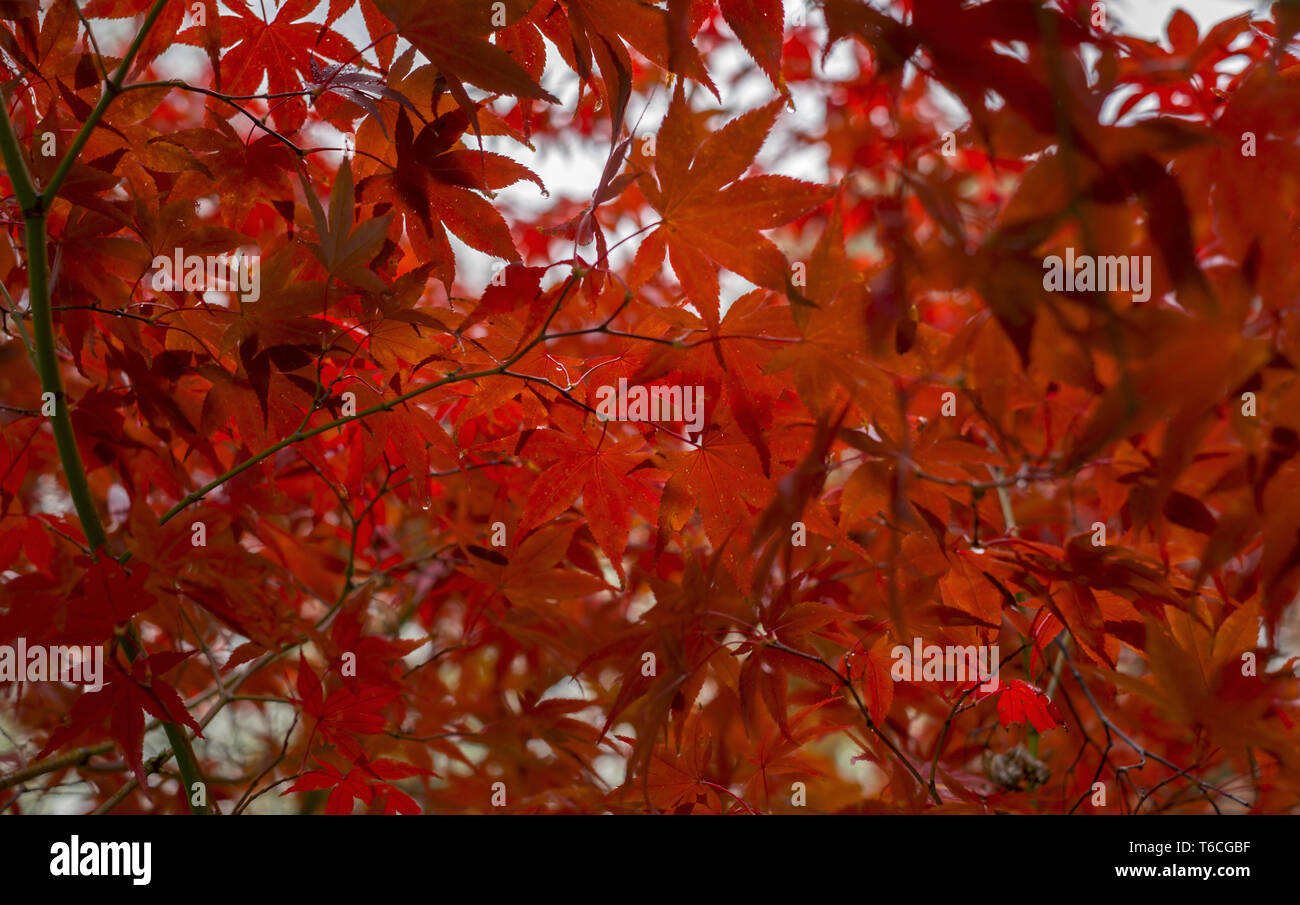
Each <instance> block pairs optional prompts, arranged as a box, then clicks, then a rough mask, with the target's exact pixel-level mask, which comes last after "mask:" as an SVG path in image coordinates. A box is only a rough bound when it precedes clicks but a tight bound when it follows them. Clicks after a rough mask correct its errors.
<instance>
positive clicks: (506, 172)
mask: <svg viewBox="0 0 1300 905" xmlns="http://www.w3.org/2000/svg"><path fill="white" fill-rule="evenodd" d="M468 127H469V119H468V117H467V116H466V114H465V113H464V112H462V111H459V110H456V111H451V112H447V113H444V114H442V115H441V116H439V117H437V118H436V119H435V120H434V121H433V122H431V123H428V124H427V125H425V126H424V127H423V128H421V130H420V132H419V134H416V133H415V130H414V127H413V126H412V125H411V121H410V118H409V117H408V116H407V115H406V110H404V109H403V110H401V111H399V112H398V117H397V127H396V129H395V150H396V155H397V163H396V165H395V166H394V167H393V168H392V172H391V173H389V174H384V175H375V176H368V177H366V178H365V179H363V180H361V182H360V183H358V185H357V189H358V191H359V193H360V196H361V198H362V199H364V200H367V201H372V202H373V201H376V200H380V201H381V202H382V203H385V204H387V203H388V199H394V200H395V201H396V202H397V207H398V210H399V211H401V213H402V215H403V216H402V219H401V220H394V221H393V225H394V226H396V225H397V224H398V223H401V222H404V223H405V226H406V230H407V234H408V235H409V236H410V239H411V243H412V245H413V246H414V247H415V249H416V251H417V252H419V253H420V255H421V257H422V258H424V259H425V260H426V261H429V262H431V263H433V265H434V267H435V269H436V271H437V273H438V276H439V279H441V280H442V282H443V284H444V285H445V286H446V287H448V289H450V287H451V285H452V283H453V281H454V280H455V275H456V265H455V256H454V255H453V254H452V250H451V245H450V244H449V243H448V241H447V234H446V231H445V230H444V228H443V227H444V224H445V226H446V228H447V229H450V230H451V231H452V232H453V233H455V234H456V236H457V237H459V238H460V239H462V240H464V242H465V243H466V244H467V245H469V246H470V247H472V248H476V249H478V250H479V251H482V252H484V253H485V254H489V255H493V256H495V257H498V258H504V259H505V260H507V261H519V260H520V258H519V252H518V251H517V250H516V248H515V244H514V241H513V240H512V239H511V238H510V229H509V227H508V226H507V225H506V222H505V220H504V218H502V216H501V214H500V213H499V212H498V211H497V209H496V208H495V207H493V206H492V205H491V204H490V203H489V202H488V201H486V200H484V199H483V198H482V197H480V196H479V195H477V194H475V192H474V191H471V189H473V190H477V191H495V190H496V189H500V188H504V187H506V186H509V185H513V184H514V183H516V182H518V181H520V180H521V179H528V180H530V181H532V182H534V183H536V184H537V185H538V187H539V188H544V187H543V186H542V183H541V180H540V179H539V178H538V177H537V175H536V174H535V173H533V172H532V171H531V170H529V169H528V168H527V167H524V166H523V165H521V164H519V163H516V162H515V161H513V160H511V159H510V158H508V157H506V156H504V155H502V154H495V153H491V152H487V151H471V150H469V149H468V148H463V147H459V142H460V139H461V136H462V135H463V134H464V132H465V130H466V129H467V128H468ZM390 193H391V194H390Z"/></svg>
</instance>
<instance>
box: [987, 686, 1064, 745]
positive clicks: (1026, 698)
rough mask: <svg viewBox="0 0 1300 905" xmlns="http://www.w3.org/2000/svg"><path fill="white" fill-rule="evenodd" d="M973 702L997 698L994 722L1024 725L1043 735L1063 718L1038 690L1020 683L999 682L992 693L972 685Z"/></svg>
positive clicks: (1057, 709) (1061, 724) (1054, 705)
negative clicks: (996, 716)
mask: <svg viewBox="0 0 1300 905" xmlns="http://www.w3.org/2000/svg"><path fill="white" fill-rule="evenodd" d="M970 687H971V688H975V689H978V690H977V691H976V692H975V695H974V697H975V700H977V701H980V700H984V699H985V698H988V697H995V698H997V702H998V722H999V723H1000V724H1001V725H1003V726H1011V725H1014V724H1016V723H1028V724H1029V725H1031V726H1033V727H1034V729H1035V730H1037V731H1038V732H1046V731H1047V730H1049V729H1054V728H1056V727H1057V726H1063V725H1065V717H1063V716H1062V715H1061V711H1060V708H1058V707H1057V706H1056V704H1055V702H1053V701H1052V699H1051V698H1049V697H1048V696H1047V694H1046V693H1045V692H1044V691H1042V690H1041V689H1040V688H1038V687H1036V686H1034V685H1030V684H1029V683H1028V682H1026V681H1025V680H1024V679H1012V680H1010V681H1009V682H1007V681H1001V682H999V683H998V687H997V688H996V689H994V690H985V689H983V688H981V687H980V684H979V683H972V684H971V686H970Z"/></svg>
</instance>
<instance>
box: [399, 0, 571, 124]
mask: <svg viewBox="0 0 1300 905" xmlns="http://www.w3.org/2000/svg"><path fill="white" fill-rule="evenodd" d="M531 5H532V2H531V0H508V2H505V3H503V4H502V5H501V7H499V9H501V10H503V11H505V12H508V13H510V14H511V15H513V16H518V15H519V14H521V13H522V12H525V11H526V10H527V9H528V7H530V6H531ZM375 6H377V7H378V8H379V9H380V11H382V12H383V14H384V15H385V16H387V17H388V18H389V19H390V20H391V21H392V22H393V24H394V25H396V26H397V30H398V32H400V33H401V35H402V37H404V38H406V39H407V40H408V41H410V42H411V43H412V44H414V45H415V46H416V47H417V48H418V49H419V50H420V52H421V53H423V54H424V55H425V56H426V57H428V58H429V59H430V60H431V61H432V62H433V64H434V65H435V66H437V67H438V72H439V74H440V75H441V76H442V78H443V79H445V80H446V82H447V87H448V89H449V90H450V91H451V93H452V96H453V97H455V99H456V103H457V104H459V105H460V108H461V111H462V112H463V113H464V114H465V116H466V117H467V119H468V122H469V124H471V125H472V126H473V127H474V130H475V132H477V131H478V129H479V124H478V107H477V105H476V104H475V103H474V102H473V101H472V100H470V97H469V94H467V93H466V91H465V86H464V83H465V82H469V83H470V84H471V85H476V86H478V87H479V88H482V89H484V90H486V91H491V92H495V93H499V94H511V95H514V96H516V97H520V98H525V97H527V98H535V99H537V100H544V101H549V102H550V103H553V104H558V103H559V99H558V98H556V97H555V96H554V95H553V94H551V93H550V92H549V91H545V90H544V89H542V87H541V86H540V85H538V84H537V82H536V81H535V80H534V79H533V77H532V76H531V75H530V74H529V73H528V71H527V70H526V69H524V68H523V66H521V65H520V64H519V62H518V61H516V60H515V59H514V58H512V57H511V56H510V54H508V53H507V52H506V51H504V50H502V49H501V48H500V47H498V46H497V45H495V44H493V43H491V42H490V41H488V40H487V36H488V35H490V34H491V33H492V31H493V29H494V28H495V27H496V26H497V25H498V24H500V23H497V22H494V21H493V20H494V18H495V17H496V16H497V9H494V8H492V7H491V6H490V5H489V6H484V5H483V4H482V3H480V2H478V0H418V2H412V0H375Z"/></svg>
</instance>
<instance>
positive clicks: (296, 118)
mask: <svg viewBox="0 0 1300 905" xmlns="http://www.w3.org/2000/svg"><path fill="white" fill-rule="evenodd" d="M319 4H320V0H288V2H286V3H285V4H284V5H282V6H281V7H280V8H279V10H278V11H277V12H276V14H275V18H274V19H272V20H271V21H269V22H268V21H265V20H264V19H262V18H261V17H260V16H258V14H257V13H255V12H253V10H251V9H249V8H247V7H245V6H243V5H239V4H236V5H235V6H234V12H235V15H233V16H222V17H221V20H220V22H221V28H222V30H223V40H224V41H225V42H226V44H227V48H228V49H227V50H226V51H225V52H224V53H223V54H222V57H221V76H222V87H223V88H224V89H225V90H226V91H229V92H230V93H231V94H254V93H256V92H257V91H258V90H259V89H260V88H261V86H262V81H263V79H265V80H266V82H267V86H268V90H269V91H270V92H271V93H272V94H279V93H282V92H291V91H297V90H300V89H302V88H304V86H305V85H309V84H311V83H312V80H313V76H314V74H315V63H314V61H313V59H312V56H311V54H312V53H313V52H314V53H318V54H321V55H322V56H325V57H328V58H329V59H331V60H338V61H339V62H341V63H342V62H347V61H349V60H353V59H355V58H356V57H357V56H358V54H357V49H356V48H355V47H353V46H352V42H350V41H349V40H348V39H347V38H345V37H343V36H342V35H340V34H338V33H337V32H335V31H334V30H332V29H329V28H325V29H322V28H320V27H319V26H318V25H317V24H316V23H314V22H299V21H298V20H299V19H302V18H303V17H304V16H306V15H307V14H308V13H310V12H311V11H312V10H313V9H315V8H316V7H317V6H318V5H319ZM308 47H310V48H311V50H310V51H308V50H307V48H308ZM283 105H284V106H283V112H282V113H279V114H277V115H278V117H279V119H281V120H283V122H284V128H285V129H287V130H290V131H292V130H295V129H297V128H298V127H300V126H301V125H302V123H303V120H304V119H305V118H306V115H307V112H306V110H307V108H306V103H305V102H304V101H303V100H302V99H301V98H296V97H295V98H286V99H285V100H284V101H283Z"/></svg>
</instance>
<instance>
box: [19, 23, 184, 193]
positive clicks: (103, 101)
mask: <svg viewBox="0 0 1300 905" xmlns="http://www.w3.org/2000/svg"><path fill="white" fill-rule="evenodd" d="M166 2H167V0H155V2H154V5H153V6H152V7H151V8H150V9H149V12H148V13H146V14H145V17H144V23H143V24H142V25H141V26H140V30H139V31H138V32H137V33H136V36H135V39H134V40H133V41H131V46H130V47H128V48H127V50H126V56H124V57H122V62H121V64H119V65H118V67H117V71H116V72H114V73H113V77H112V78H111V79H109V80H108V81H107V82H105V83H104V90H103V92H101V93H100V95H99V101H98V102H97V103H96V104H95V106H94V108H92V109H91V111H90V115H89V116H87V117H86V122H85V123H84V124H82V126H81V130H80V131H79V132H77V137H76V138H74V139H73V140H72V147H70V148H69V149H68V153H67V154H65V155H63V159H62V160H61V161H59V165H58V167H56V168H55V170H54V175H53V176H51V177H50V181H49V182H48V183H46V184H45V187H44V188H43V189H42V191H41V196H40V197H41V198H42V199H43V201H44V203H45V206H46V207H47V208H48V206H49V205H50V204H51V203H52V202H53V201H54V196H55V195H57V194H58V193H59V188H60V186H62V185H63V180H64V179H66V178H67V177H68V171H69V170H71V169H72V165H73V164H74V163H76V162H77V157H78V155H80V154H81V149H82V148H84V147H85V146H86V142H87V141H89V140H90V133H91V132H93V131H95V126H97V125H98V124H99V121H100V120H101V119H103V117H104V113H105V112H107V110H108V105H109V104H111V103H112V102H113V98H115V97H117V96H118V94H120V93H121V91H122V83H123V82H125V81H126V77H127V74H128V73H129V72H130V71H131V64H132V63H133V62H135V57H136V54H138V53H139V52H140V47H141V46H142V45H143V44H144V39H145V38H146V37H147V36H148V35H149V30H150V29H151V28H153V24H154V23H155V22H156V21H158V17H159V16H160V15H161V14H162V11H163V6H164V4H165V3H166Z"/></svg>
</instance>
